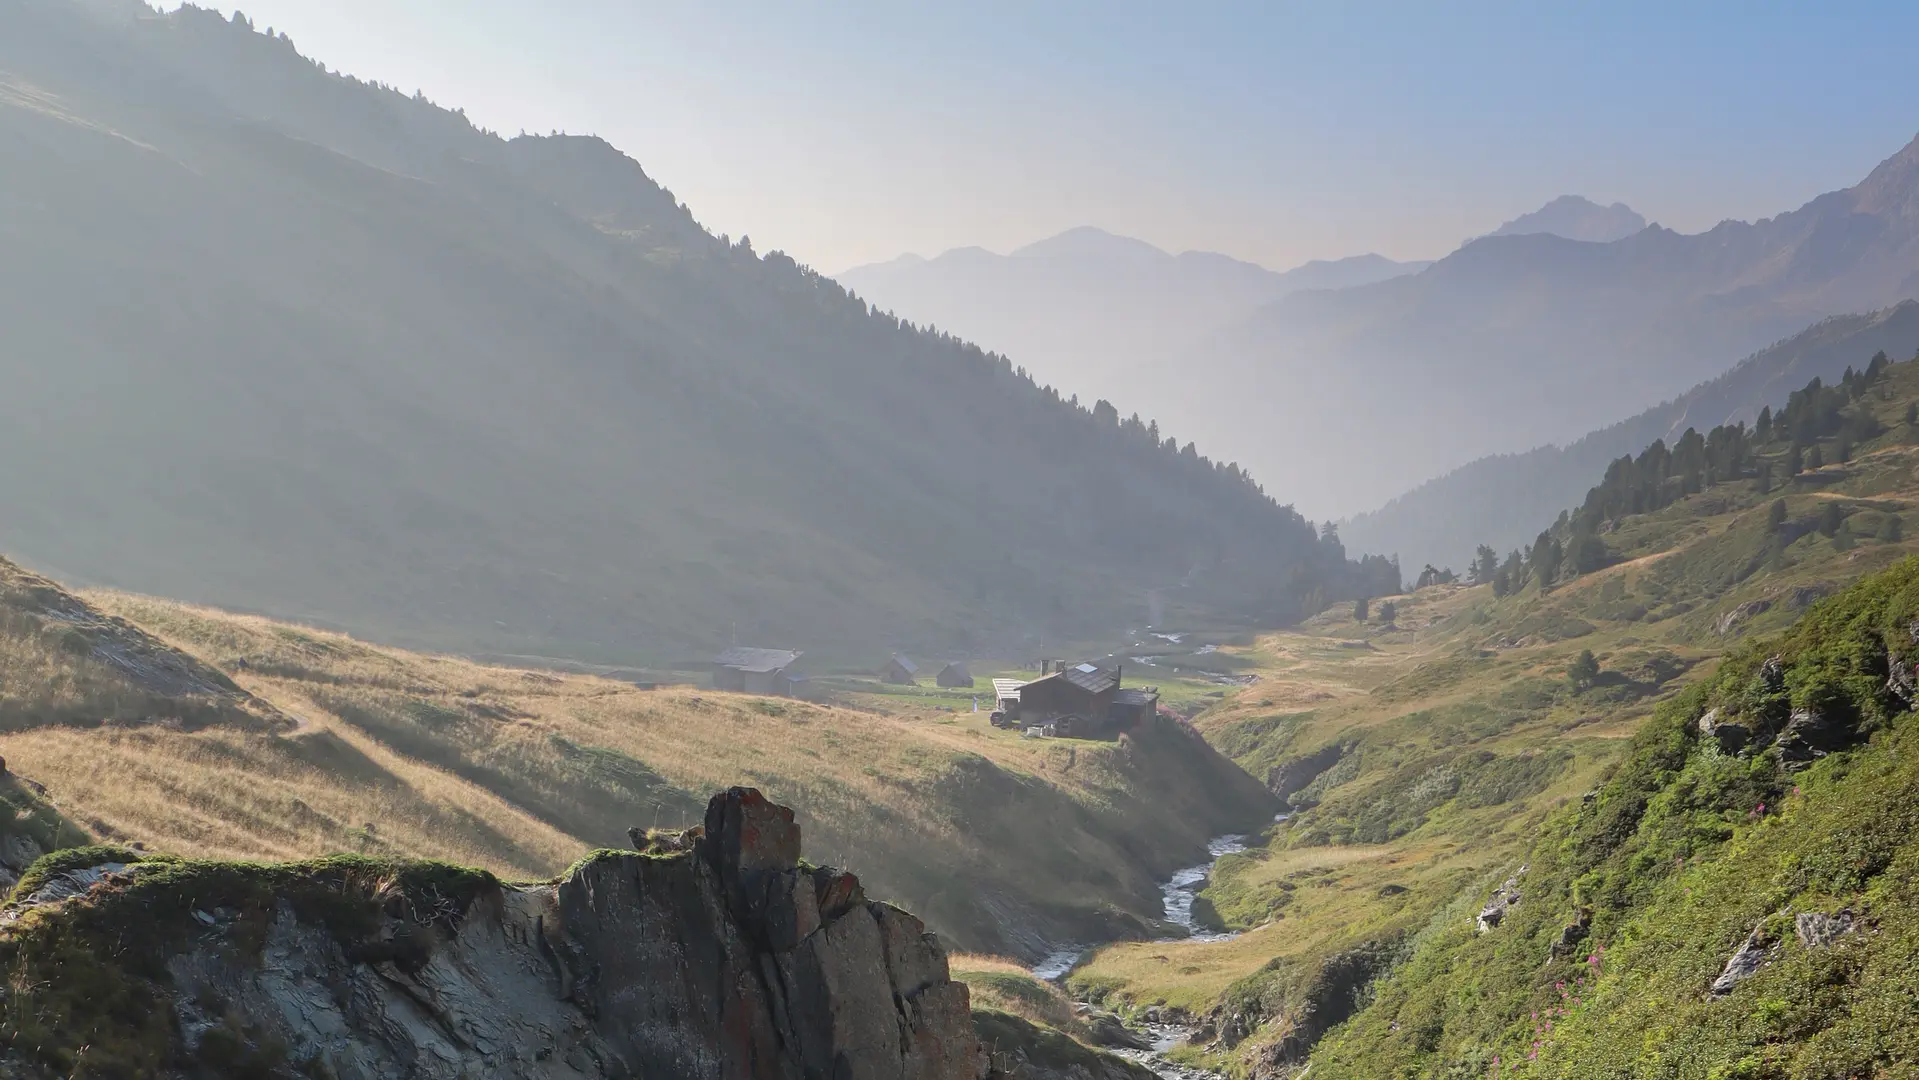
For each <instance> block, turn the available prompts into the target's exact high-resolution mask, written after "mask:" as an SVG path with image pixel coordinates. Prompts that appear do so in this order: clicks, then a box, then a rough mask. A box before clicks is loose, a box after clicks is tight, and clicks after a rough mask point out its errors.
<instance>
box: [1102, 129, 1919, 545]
mask: <svg viewBox="0 0 1919 1080" xmlns="http://www.w3.org/2000/svg"><path fill="white" fill-rule="evenodd" d="M1915 267H1919V142H1915V143H1913V144H1911V145H1908V146H1906V147H1905V148H1903V149H1900V150H1899V151H1898V152H1897V153H1896V154H1894V155H1893V156H1892V157H1890V158H1888V159H1887V160H1885V161H1884V162H1882V163H1881V164H1880V165H1879V166H1878V167H1877V168H1875V169H1874V170H1873V171H1872V173H1871V174H1870V175H1868V176H1867V177H1866V178H1865V179H1864V180H1862V181H1860V182H1859V183H1858V184H1856V185H1854V186H1852V187H1850V188H1847V189H1845V190H1842V191H1834V192H1830V193H1828V194H1826V195H1822V196H1820V197H1818V198H1816V199H1814V200H1812V201H1811V202H1809V203H1807V204H1806V205H1805V206H1802V207H1800V208H1799V209H1797V210H1793V211H1790V212H1787V213H1781V214H1778V215H1776V216H1773V217H1770V218H1766V219H1764V220H1760V221H1755V222H1741V221H1727V222H1723V223H1721V224H1719V225H1717V226H1715V227H1714V228H1712V229H1710V230H1708V231H1706V232H1703V233H1699V234H1696V235H1682V234H1679V233H1676V232H1673V231H1672V230H1670V229H1666V228H1661V227H1658V226H1653V227H1649V228H1646V229H1643V230H1641V231H1639V232H1636V233H1634V234H1633V235H1631V236H1628V237H1625V238H1624V239H1621V240H1616V241H1614V242H1612V243H1604V244H1601V243H1586V242H1581V241H1577V240H1567V239H1564V238H1561V237H1557V236H1550V235H1544V234H1540V235H1531V236H1492V237H1485V238H1482V239H1479V240H1475V241H1473V242H1471V243H1469V244H1467V245H1465V246H1464V247H1462V248H1461V249H1460V250H1458V251H1456V252H1454V253H1453V254H1451V255H1448V256H1447V257H1446V258H1444V259H1441V260H1440V261H1438V262H1437V263H1434V264H1433V265H1432V266H1430V267H1428V268H1427V269H1425V270H1424V271H1421V272H1420V273H1418V274H1414V275H1411V276H1408V277H1402V278H1395V279H1392V280H1389V281H1384V282H1380V283H1378V284H1374V285H1366V286H1361V287H1358V288H1351V289H1340V290H1336V291H1330V292H1303V293H1295V294H1294V295H1292V296H1289V297H1286V298H1285V299H1283V300H1280V301H1278V302H1276V303H1274V304H1272V305H1269V306H1268V307H1267V308H1265V309H1264V310H1262V311H1261V312H1259V313H1258V314H1257V315H1255V316H1253V317H1252V318H1250V319H1248V320H1247V321H1246V322H1244V323H1242V324H1241V325H1239V326H1238V327H1234V328H1232V329H1229V330H1227V331H1223V332H1221V333H1220V334H1219V335H1217V336H1216V337H1215V338H1214V339H1212V340H1210V341H1209V342H1207V343H1206V344H1204V345H1203V346H1201V347H1200V348H1198V349H1196V350H1194V351H1193V352H1192V353H1190V354H1188V355H1184V356H1180V357H1177V358H1174V359H1172V360H1170V361H1169V362H1168V363H1166V364H1165V365H1163V366H1161V367H1160V368H1159V369H1157V370H1156V371H1153V372H1147V373H1142V375H1141V376H1140V378H1139V379H1138V380H1137V382H1138V385H1139V390H1140V391H1141V392H1142V393H1147V394H1151V395H1153V400H1154V401H1155V407H1154V414H1155V415H1156V416H1158V417H1159V419H1160V422H1161V423H1162V424H1167V425H1170V426H1172V427H1174V428H1177V429H1179V430H1186V429H1188V428H1189V427H1191V426H1192V425H1194V424H1197V423H1200V422H1202V420H1203V422H1204V423H1205V424H1206V428H1205V430H1206V431H1207V432H1208V436H1209V438H1208V441H1209V443H1210V444H1211V445H1212V446H1213V447H1214V448H1215V450H1216V451H1219V452H1223V453H1226V454H1228V455H1230V456H1233V457H1237V458H1238V459H1239V460H1241V461H1244V462H1248V463H1249V464H1250V465H1251V467H1252V468H1253V471H1254V472H1255V473H1257V474H1259V475H1262V476H1270V477H1278V476H1288V477H1289V481H1290V482H1289V483H1288V485H1287V489H1288V493H1289V495H1290V497H1293V498H1296V499H1297V500H1298V501H1299V505H1300V506H1302V507H1304V508H1306V509H1307V510H1308V511H1309V512H1311V513H1313V514H1316V515H1317V514H1327V515H1339V516H1343V515H1347V514H1352V513H1356V512H1359V511H1361V510H1364V509H1367V508H1369V507H1375V506H1379V505H1380V504H1382V503H1383V502H1385V501H1386V500H1387V499H1390V498H1392V497H1393V496H1395V495H1397V494H1400V493H1402V492H1405V491H1407V490H1409V489H1411V488H1412V487H1414V486H1415V485H1417V484H1419V483H1422V482H1424V481H1426V480H1428V479H1430V478H1432V477H1433V476H1435V475H1442V474H1444V473H1445V472H1447V471H1449V470H1451V469H1453V468H1457V467H1459V466H1460V465H1463V464H1465V463H1466V462H1469V461H1473V460H1475V459H1478V458H1481V457H1484V456H1486V455H1488V454H1497V453H1511V452H1515V451H1519V450H1523V449H1525V448H1527V447H1534V446H1542V445H1545V444H1548V443H1555V442H1558V441H1560V440H1563V439H1565V438H1567V437H1568V436H1569V435H1573V434H1576V433H1579V432H1586V431H1592V430H1595V429H1597V428H1600V427H1602V426H1604V425H1607V424H1611V423H1614V422H1616V421H1617V420H1618V419H1619V418H1620V417H1623V416H1632V415H1633V414H1635V413H1637V412H1638V411H1640V410H1642V409H1644V408H1645V407H1646V406H1647V405H1648V404H1650V403H1651V402H1655V401H1661V400H1665V399H1667V398H1671V397H1673V396H1675V395H1678V394H1681V393H1684V392H1685V391H1686V389H1687V388H1688V387H1691V386H1695V385H1697V384H1699V383H1700V382H1701V381H1703V380H1706V379H1710V378H1713V377H1715V376H1717V375H1719V374H1721V373H1723V372H1724V371H1726V370H1727V368H1729V367H1731V366H1732V365H1733V364H1735V363H1736V362H1738V360H1739V358H1740V357H1743V356H1749V355H1751V354H1752V353H1753V351H1754V350H1757V349H1761V348H1763V347H1765V346H1766V344H1767V343H1769V342H1775V341H1779V340H1781V339H1783V338H1785V337H1787V336H1789V335H1792V334H1795V333H1798V332H1799V331H1801V330H1803V329H1804V328H1806V327H1807V326H1809V325H1812V324H1813V323H1815V322H1817V321H1818V320H1820V319H1822V318H1826V317H1828V316H1833V315H1841V314H1845V313H1847V312H1862V311H1873V310H1876V309H1880V308H1884V307H1889V306H1891V305H1893V304H1896V303H1898V302H1900V301H1902V300H1908V299H1913V298H1915V297H1919V274H1916V273H1915ZM1715 422H1716V421H1715ZM1708 426H1710V425H1708ZM1328 447H1338V448H1339V463H1340V468H1339V469H1337V470H1330V469H1323V470H1322V469H1305V468H1301V466H1302V465H1303V463H1306V462H1314V461H1318V460H1320V459H1321V458H1322V457H1323V456H1324V454H1325V453H1326V448H1328Z"/></svg>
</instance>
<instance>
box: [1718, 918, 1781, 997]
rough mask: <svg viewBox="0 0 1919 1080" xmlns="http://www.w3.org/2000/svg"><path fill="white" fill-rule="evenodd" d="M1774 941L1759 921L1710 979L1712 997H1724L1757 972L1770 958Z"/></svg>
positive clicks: (1763, 924)
mask: <svg viewBox="0 0 1919 1080" xmlns="http://www.w3.org/2000/svg"><path fill="white" fill-rule="evenodd" d="M1774 944H1775V942H1774V941H1773V940H1772V937H1771V935H1769V934H1767V933H1766V924H1765V923H1760V924H1759V925H1758V926H1755V927H1753V928H1752V933H1751V934H1749V935H1747V937H1746V940H1745V943H1744V944H1742V945H1740V946H1739V950H1738V951H1737V952H1735V953H1733V954H1732V957H1731V958H1730V959H1728V960H1727V961H1726V968H1725V970H1724V971H1722V972H1720V973H1719V977H1718V978H1717V979H1714V980H1713V981H1712V988H1711V990H1710V993H1711V994H1712V996H1713V997H1724V996H1726V995H1727V994H1730V993H1732V992H1733V990H1734V988H1736V987H1737V986H1738V985H1739V984H1740V983H1742V982H1745V981H1746V980H1747V979H1750V978H1752V977H1753V976H1754V975H1757V974H1759V969H1760V968H1763V967H1765V966H1766V963H1767V962H1768V961H1769V960H1771V959H1772V956H1773V946H1774Z"/></svg>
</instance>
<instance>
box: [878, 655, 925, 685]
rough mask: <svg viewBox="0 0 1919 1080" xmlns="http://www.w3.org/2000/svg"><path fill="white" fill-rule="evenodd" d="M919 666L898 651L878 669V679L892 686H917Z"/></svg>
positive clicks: (918, 682)
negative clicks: (884, 665)
mask: <svg viewBox="0 0 1919 1080" xmlns="http://www.w3.org/2000/svg"><path fill="white" fill-rule="evenodd" d="M919 676H920V666H919V665H918V664H915V663H914V662H913V661H911V660H908V659H907V658H906V657H904V656H901V655H900V654H898V653H894V654H893V658H892V659H891V660H888V661H887V662H886V667H884V668H882V669H881V670H880V681H881V682H884V683H887V684H889V685H892V686H918V685H919V684H920V678H919Z"/></svg>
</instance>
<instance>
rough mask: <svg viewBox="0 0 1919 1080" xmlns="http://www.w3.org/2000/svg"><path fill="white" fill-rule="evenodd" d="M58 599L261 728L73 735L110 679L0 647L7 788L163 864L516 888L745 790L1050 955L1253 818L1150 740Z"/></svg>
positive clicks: (818, 841)
mask: <svg viewBox="0 0 1919 1080" xmlns="http://www.w3.org/2000/svg"><path fill="white" fill-rule="evenodd" d="M85 600H86V601H87V602H88V603H89V604H91V605H92V607H93V608H95V609H97V610H98V611H100V612H103V613H105V614H106V615H108V616H111V617H113V618H116V619H119V620H122V621H123V622H124V623H125V625H127V626H128V627H129V628H134V627H137V628H139V629H140V630H143V631H146V632H149V633H151V634H152V635H154V637H155V640H156V641H157V642H160V643H163V644H164V647H166V648H170V649H172V650H177V651H178V654H179V656H180V657H181V658H182V660H181V663H183V664H187V665H190V666H192V665H204V667H205V669H206V670H207V671H210V672H213V673H214V674H216V675H218V674H219V673H220V672H224V673H226V675H224V676H220V677H221V678H225V677H226V676H230V677H231V679H232V680H233V683H234V684H237V685H236V686H235V688H234V689H233V691H232V694H233V696H234V698H235V700H239V701H252V702H253V703H254V704H253V706H250V707H253V708H255V710H256V711H261V712H266V713H270V714H272V715H273V716H274V717H276V718H278V723H279V727H278V729H277V731H275V732H272V733H269V732H268V731H266V730H261V725H259V724H257V723H253V724H251V725H249V723H248V722H246V720H247V716H249V715H250V714H246V713H245V711H244V710H242V711H241V712H235V713H234V714H233V722H231V723H213V724H212V726H210V727H208V728H206V729H205V730H201V731H186V730H174V729H173V728H172V727H171V726H168V725H154V724H138V723H133V721H134V720H135V719H136V717H137V715H138V714H137V713H135V714H132V715H128V716H126V717H124V718H123V723H122V724H121V725H119V726H108V727H100V726H97V723H95V721H96V719H97V718H95V717H90V716H89V715H88V713H87V710H88V709H89V708H91V707H93V706H95V705H97V704H98V703H100V702H102V701H105V700H107V691H110V690H111V689H113V686H114V683H113V681H112V680H111V679H105V680H103V681H102V682H101V684H100V686H99V687H98V688H96V689H94V690H91V691H89V693H88V694H86V695H81V696H78V697H75V698H74V699H73V700H72V701H71V703H70V705H68V706H63V707H62V708H54V707H53V706H54V705H55V704H56V703H60V702H65V701H66V700H67V699H64V698H58V697H56V695H57V694H59V693H64V692H65V691H64V690H62V687H64V686H67V685H69V683H63V682H62V681H61V679H59V678H58V677H49V675H48V673H47V672H46V671H45V670H42V669H40V668H30V667H29V665H33V664H39V665H46V664H49V663H51V664H52V665H53V666H54V668H55V669H56V671H55V673H54V674H55V675H57V674H58V671H64V670H70V669H78V668H81V667H83V666H84V664H85V663H87V662H88V658H87V657H85V656H83V655H79V654H78V653H75V654H74V655H72V656H64V655H55V656H53V657H51V658H47V657H44V656H42V655H40V654H39V653H36V652H35V651H34V650H35V648H36V646H35V642H34V640H33V639H31V638H30V637H29V636H24V635H21V634H11V635H9V634H4V633H0V665H4V664H6V663H13V664H16V665H19V668H18V669H19V670H21V671H22V672H25V671H27V670H33V671H35V672H36V673H37V674H36V681H33V682H27V681H21V682H12V681H9V682H8V683H7V684H6V685H7V686H18V687H21V688H22V692H18V693H13V694H5V693H4V692H0V700H4V701H5V702H6V704H7V705H9V706H11V707H14V708H16V709H17V711H18V712H19V713H20V715H21V716H23V717H24V718H25V720H24V721H23V722H22V724H21V725H19V727H20V730H17V731H16V732H15V733H14V734H12V735H9V736H8V737H7V738H6V739H5V743H4V746H5V749H4V753H5V754H6V755H7V756H8V757H9V758H10V759H11V760H12V763H13V764H14V766H15V768H17V769H18V770H19V771H20V772H22V773H23V774H25V775H28V776H31V777H33V778H34V779H36V780H39V781H40V782H42V783H44V784H46V785H47V786H48V788H49V789H50V791H51V792H52V794H53V797H54V798H55V800H56V802H57V803H58V805H59V807H60V808H61V809H62V810H63V811H64V812H65V813H66V814H67V815H68V816H69V817H70V818H72V819H73V820H75V821H76V822H78V823H80V824H82V825H84V826H85V827H87V828H89V829H91V830H92V831H93V832H94V833H96V834H97V835H98V836H100V837H102V838H110V839H123V840H140V841H143V842H145V843H147V844H148V845H149V846H151V847H155V848H158V849H162V850H170V851H175V852H179V853H181V854H187V855H196V856H222V857H244V858H292V857H297V856H306V855H313V854H320V853H324V852H329V851H338V850H368V851H383V852H392V853H397V854H409V855H431V856H434V857H439V858H450V859H454V860H457V861H461V862H466V863H471V864H474V865H480V866H485V867H488V868H490V869H493V870H495V871H496V872H499V873H502V874H505V875H510V876H518V877H534V876H543V875H547V874H551V873H553V872H555V871H557V870H559V869H560V868H561V867H563V866H565V865H566V864H567V863H568V862H570V861H572V860H573V859H574V858H576V857H577V856H578V855H579V854H580V853H582V852H583V851H585V850H587V849H589V848H592V847H598V846H622V847H623V846H625V845H626V844H627V843H628V841H627V830H628V829H629V828H630V827H636V826H637V827H643V828H644V827H651V826H662V827H667V826H682V825H687V824H692V823H695V822H697V821H698V820H699V819H700V816H701V815H702V813H703V811H704V808H705V803H706V799H707V797H708V796H709V795H710V794H711V793H712V792H713V791H714V790H716V789H719V788H722V787H725V786H729V785H735V784H747V785H752V786H756V787H759V788H761V789H762V790H764V791H765V792H766V793H767V794H768V795H769V796H770V797H772V798H774V799H777V800H779V801H782V802H785V803H787V804H788V805H791V806H793V807H794V808H795V809H796V811H797V813H798V816H799V819H800V823H801V826H802V829H803V830H804V834H805V837H806V850H807V855H808V857H809V858H811V859H813V860H814V861H817V862H830V863H835V864H839V865H845V866H848V867H851V868H853V869H855V870H856V871H858V872H859V873H860V874H861V875H862V877H863V878H865V879H866V882H867V885H868V888H869V891H871V892H872V893H873V894H875V895H877V896H882V897H886V898H889V899H894V900H897V901H899V902H901V903H903V904H905V905H906V906H908V907H910V908H912V909H914V910H916V911H918V912H920V913H921V914H922V915H924V916H925V917H926V918H927V919H928V921H929V922H930V923H932V924H933V925H934V926H935V927H936V928H937V929H939V930H941V932H943V933H945V934H947V935H949V937H951V938H953V939H954V940H956V941H958V942H960V943H968V942H979V943H982V944H994V943H996V942H998V941H999V940H1001V939H1000V938H999V934H1000V929H1001V928H1000V926H999V923H1000V921H1001V919H1002V917H1003V916H1005V915H1006V914H1007V913H1011V914H1012V916H1013V917H1014V918H1023V919H1026V920H1028V921H1038V922H1039V923H1040V924H1043V925H1048V926H1051V927H1053V928H1054V929H1055V931H1057V932H1059V933H1061V934H1062V935H1066V934H1068V933H1077V932H1078V930H1079V928H1080V927H1082V926H1084V925H1085V924H1086V920H1089V919H1101V918H1104V916H1100V915H1099V914H1098V912H1099V911H1100V910H1101V909H1113V910H1120V911H1131V912H1134V913H1136V914H1138V915H1140V916H1151V915H1156V914H1157V913H1158V906H1159V905H1158V893H1157V885H1156V883H1157V880H1158V878H1159V877H1161V876H1163V875H1164V874H1165V873H1167V872H1169V871H1170V870H1171V869H1173V868H1175V867H1177V866H1179V865H1181V864H1182V863H1183V862H1186V861H1190V859H1191V858H1192V857H1193V855H1194V853H1195V851H1196V849H1197V848H1198V847H1199V845H1201V844H1202V843H1203V842H1204V840H1205V839H1206V837H1207V836H1208V835H1211V834H1213V833H1216V832H1222V831H1227V830H1229V829H1233V828H1244V827H1246V826H1247V825H1250V824H1252V823H1254V822H1256V821H1258V820H1260V819H1261V818H1262V817H1263V816H1264V815H1266V814H1269V813H1270V802H1269V797H1268V796H1267V795H1266V793H1265V792H1264V791H1263V789H1261V788H1260V787H1259V786H1258V785H1257V783H1256V782H1254V781H1252V780H1251V778H1249V777H1247V776H1245V774H1244V773H1242V772H1240V771H1239V770H1237V769H1236V768H1234V767H1233V766H1232V765H1231V764H1230V763H1228V762H1226V761H1224V760H1223V759H1221V758H1219V756H1218V755H1217V754H1214V753H1213V752H1212V751H1211V750H1210V749H1208V748H1206V747H1205V746H1204V744H1202V743H1199V742H1198V741H1197V740H1194V739H1191V738H1190V737H1187V736H1184V735H1180V734H1179V733H1178V731H1177V730H1176V729H1174V728H1171V727H1166V728H1165V729H1164V730H1158V729H1156V730H1155V731H1152V732H1145V733H1141V734H1140V735H1139V736H1138V737H1137V738H1134V739H1129V740H1128V741H1127V742H1125V743H1090V742H1080V741H1072V740H1025V739H1021V738H1019V737H1018V736H1017V735H1015V734H1012V733H1008V732H1001V731H996V730H994V729H992V728H991V727H990V725H988V724H987V722H986V717H985V715H983V714H981V715H974V714H970V713H964V714H955V713H952V712H949V711H946V709H944V708H940V707H937V706H932V705H928V704H925V703H919V702H913V701H910V700H908V701H904V702H901V703H899V704H898V705H897V707H896V708H895V709H894V711H890V712H883V711H877V710H873V709H867V708H847V707H838V706H832V705H823V704H812V703H806V702H798V701H788V700H777V699H765V698H757V697H751V696H747V695H738V694H725V693H717V692H714V691H710V690H701V689H695V688H690V687H672V688H666V689H661V690H656V691H648V690H642V689H639V688H637V687H634V686H631V685H629V684H624V683H619V682H614V681H609V680H606V679H601V678H596V677H591V676H583V675H563V674H554V673H548V672H536V671H527V670H521V669H514V668H505V667H497V666H489V665H484V664H477V663H473V662H469V661H466V660H462V659H458V658H453V657H444V656H426V655H420V654H415V653H409V652H406V651H404V650H398V649H389V648H383V647H380V646H375V645H370V644H367V643H365V642H361V641H357V640H355V639H352V638H350V637H347V636H345V635H341V634H335V633H328V632H323V631H317V630H313V629H309V628H305V627H297V626H289V625H286V624H281V623H276V622H273V621H270V620H267V619H262V618H257V617H251V616H240V615H232V614H228V613H224V612H219V611H214V610H210V609H206V608H197V607H193V606H189V605H183V604H175V603H170V602H166V601H161V600H154V599H150V598H145V597H138V596H130V595H125V594H119V593H108V592H101V593H89V594H86V596H85ZM0 670H12V669H6V668H4V667H0ZM108 674H111V673H110V672H109V673H108ZM248 695H251V698H249V697H248ZM63 709H64V711H63ZM128 725H131V726H128Z"/></svg>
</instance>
